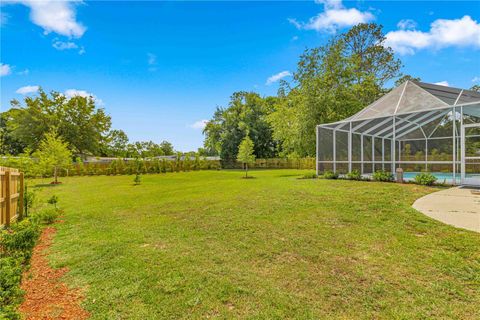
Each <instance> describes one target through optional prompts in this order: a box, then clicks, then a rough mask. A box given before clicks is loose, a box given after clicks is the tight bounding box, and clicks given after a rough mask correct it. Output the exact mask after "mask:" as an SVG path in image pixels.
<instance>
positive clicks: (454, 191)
mask: <svg viewBox="0 0 480 320" xmlns="http://www.w3.org/2000/svg"><path fill="white" fill-rule="evenodd" d="M474 190H475V189H470V188H466V187H455V188H450V189H447V190H442V191H438V192H434V193H431V194H428V195H426V196H424V197H422V198H420V199H418V200H417V201H415V202H414V203H413V205H412V207H413V208H414V209H416V210H418V211H420V212H421V213H423V214H425V215H426V216H428V217H430V218H432V219H435V220H438V221H441V222H443V223H446V224H449V225H452V226H455V227H458V228H463V229H467V230H471V231H476V232H480V195H478V194H473V193H472V191H474ZM477 191H478V190H477Z"/></svg>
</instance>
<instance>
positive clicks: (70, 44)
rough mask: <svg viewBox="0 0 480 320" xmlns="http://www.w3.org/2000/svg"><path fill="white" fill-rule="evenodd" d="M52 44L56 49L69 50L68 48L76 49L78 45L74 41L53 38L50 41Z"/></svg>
mask: <svg viewBox="0 0 480 320" xmlns="http://www.w3.org/2000/svg"><path fill="white" fill-rule="evenodd" d="M52 46H53V47H54V48H55V49H57V50H69V49H77V48H78V45H77V44H76V43H75V42H71V41H67V42H64V41H60V40H54V41H53V43H52Z"/></svg>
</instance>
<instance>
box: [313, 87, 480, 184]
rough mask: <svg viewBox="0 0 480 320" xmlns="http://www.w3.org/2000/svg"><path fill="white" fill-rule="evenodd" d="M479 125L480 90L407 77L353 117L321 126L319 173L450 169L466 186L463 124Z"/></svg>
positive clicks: (453, 177)
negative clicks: (435, 83)
mask: <svg viewBox="0 0 480 320" xmlns="http://www.w3.org/2000/svg"><path fill="white" fill-rule="evenodd" d="M464 121H465V122H466V123H464ZM478 124H480V93H478V92H474V91H470V90H464V89H457V88H451V87H445V86H439V85H433V84H427V83H421V82H412V81H407V82H405V83H403V84H402V85H400V86H399V87H397V88H395V89H393V90H392V91H390V92H389V93H387V94H385V95H384V96H383V97H381V98H380V99H379V100H377V101H375V102H374V103H372V104H371V105H369V106H368V107H366V108H365V109H363V110H361V111H360V112H358V113H357V114H355V115H353V116H352V117H350V118H347V119H345V120H342V121H338V122H334V123H328V124H322V125H318V126H317V128H316V136H317V139H316V140H317V141H316V172H317V174H320V173H322V172H324V171H327V170H331V171H334V172H338V173H341V174H342V173H347V172H351V171H352V170H355V169H357V170H359V171H360V172H361V173H362V174H371V173H373V172H375V171H376V170H380V169H381V170H387V171H391V172H392V173H395V170H396V168H398V167H402V168H403V169H404V170H405V171H412V172H418V171H427V172H428V171H432V172H445V173H449V174H452V182H453V183H454V184H455V183H457V182H460V183H461V184H464V183H465V181H466V180H465V173H466V172H465V153H464V152H465V146H464V141H465V140H464V137H463V134H464V131H465V129H464V128H465V127H474V126H477V125H478ZM412 152H413V153H412ZM479 159H480V158H479ZM479 168H480V161H479ZM475 170H477V169H475ZM479 173H480V171H479ZM459 176H460V177H461V179H460V180H458V177H459ZM479 183H480V179H479Z"/></svg>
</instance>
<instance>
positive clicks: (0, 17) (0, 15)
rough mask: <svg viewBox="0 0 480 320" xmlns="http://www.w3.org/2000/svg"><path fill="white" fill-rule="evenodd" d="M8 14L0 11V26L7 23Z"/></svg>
mask: <svg viewBox="0 0 480 320" xmlns="http://www.w3.org/2000/svg"><path fill="white" fill-rule="evenodd" d="M8 18H9V16H8V15H7V14H6V13H5V12H0V27H3V26H4V25H6V24H7V22H8Z"/></svg>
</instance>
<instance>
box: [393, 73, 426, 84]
mask: <svg viewBox="0 0 480 320" xmlns="http://www.w3.org/2000/svg"><path fill="white" fill-rule="evenodd" d="M405 81H422V79H420V78H418V77H412V76H411V75H409V74H404V75H402V76H401V77H400V78H398V79H397V80H395V87H398V86H399V85H401V84H402V83H404V82H405Z"/></svg>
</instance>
